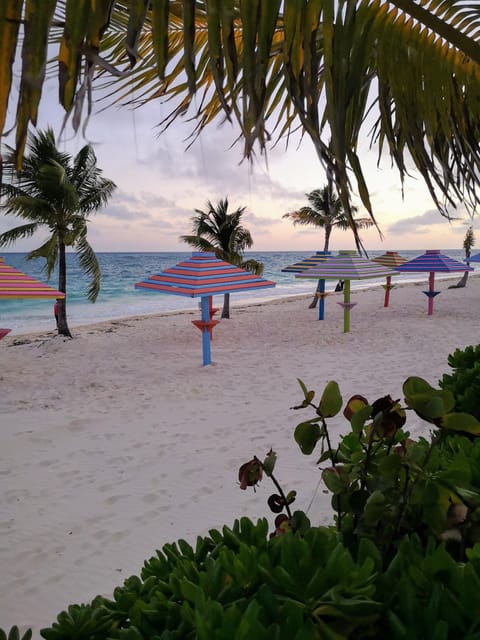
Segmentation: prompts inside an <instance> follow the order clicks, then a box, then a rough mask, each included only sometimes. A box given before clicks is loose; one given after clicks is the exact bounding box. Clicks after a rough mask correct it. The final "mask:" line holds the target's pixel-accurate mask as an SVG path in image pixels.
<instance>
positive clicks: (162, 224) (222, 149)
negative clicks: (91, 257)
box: [0, 85, 480, 252]
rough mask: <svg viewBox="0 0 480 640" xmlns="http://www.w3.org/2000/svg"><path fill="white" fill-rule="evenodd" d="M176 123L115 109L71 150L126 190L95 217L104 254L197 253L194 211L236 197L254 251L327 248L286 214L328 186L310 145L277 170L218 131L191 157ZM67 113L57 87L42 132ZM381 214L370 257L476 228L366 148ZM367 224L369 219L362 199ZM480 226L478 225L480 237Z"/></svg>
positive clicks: (452, 239) (158, 112) (9, 221)
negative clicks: (446, 212) (189, 238)
mask: <svg viewBox="0 0 480 640" xmlns="http://www.w3.org/2000/svg"><path fill="white" fill-rule="evenodd" d="M166 115H167V107H166V106H165V105H163V106H162V105H161V104H160V103H156V104H150V105H148V106H146V107H144V108H141V109H138V110H136V111H135V112H133V111H129V110H128V109H127V108H125V107H123V108H121V109H119V108H110V109H109V110H108V111H103V112H98V108H97V112H96V113H95V114H94V115H92V117H91V119H90V123H89V125H88V128H87V134H86V135H87V139H85V138H83V137H82V135H81V133H79V134H78V135H77V136H75V137H74V136H73V135H72V133H71V128H70V129H68V135H67V137H68V140H66V139H65V138H66V136H63V138H62V142H61V144H60V146H61V148H63V149H64V150H66V151H69V152H70V153H72V154H73V155H74V154H75V153H77V152H78V150H79V149H80V148H81V147H82V146H83V145H84V144H86V142H90V143H92V144H93V146H94V149H95V153H96V155H97V159H98V166H99V167H100V168H101V169H102V170H103V175H104V176H105V177H107V178H110V179H112V180H113V181H114V182H115V183H116V184H117V187H118V188H117V190H116V192H115V194H114V196H113V197H112V198H111V200H110V203H109V205H108V206H107V207H106V208H105V209H103V210H102V211H101V212H99V213H97V214H96V215H94V216H92V218H91V222H90V224H89V240H90V242H91V244H92V245H93V247H94V249H95V250H96V251H125V252H127V251H189V250H190V248H189V247H188V246H187V245H185V244H184V243H182V242H181V241H180V240H179V236H180V235H181V234H186V233H189V232H190V230H191V223H190V219H191V216H192V215H193V213H194V209H195V208H198V209H205V208H206V202H207V200H211V201H212V202H213V203H216V202H217V201H218V200H219V199H220V198H224V197H228V200H229V203H230V209H231V210H234V209H236V208H237V207H241V206H245V207H246V213H245V216H244V224H245V226H246V227H247V228H248V229H249V230H250V231H251V233H252V236H253V240H254V246H253V248H252V249H253V250H254V251H275V250H279V251H316V250H319V249H322V248H323V232H322V231H321V230H319V231H317V230H315V229H314V228H309V227H294V226H293V225H292V223H291V222H290V221H288V220H283V219H282V215H283V214H284V213H286V212H288V211H292V210H294V209H297V208H299V207H301V206H304V205H305V204H307V201H306V198H305V194H306V193H307V192H309V191H312V190H313V189H316V188H320V187H322V186H323V185H324V184H325V183H326V177H325V172H324V170H323V168H322V166H321V164H320V162H319V160H318V158H317V156H316V154H315V152H314V150H313V146H312V144H311V143H310V141H309V139H308V138H307V137H305V139H304V140H303V142H302V143H301V145H300V146H298V144H297V142H298V140H293V141H292V142H290V144H289V146H288V149H285V144H284V143H283V142H280V143H279V144H278V145H277V146H276V147H275V148H274V149H272V150H270V151H269V152H268V165H267V164H266V162H265V158H264V157H258V158H257V160H256V161H255V163H254V165H253V166H251V165H249V163H248V162H247V161H243V162H242V146H241V143H237V144H236V145H234V146H233V148H230V147H231V145H232V143H233V142H234V140H235V139H236V137H237V131H236V129H235V128H233V127H232V126H231V125H230V124H228V123H227V124H225V125H223V126H215V125H213V126H211V127H210V128H208V129H207V130H205V132H204V133H203V134H202V136H201V137H200V138H199V139H198V140H197V141H196V142H195V143H194V145H193V146H192V147H191V148H190V149H188V150H186V146H187V143H186V142H185V141H184V138H185V137H186V136H187V135H188V133H189V132H190V131H191V129H192V124H191V123H190V124H188V123H178V124H177V123H176V124H175V125H174V126H173V127H172V128H171V129H170V130H169V131H168V132H166V133H163V134H162V135H161V136H159V135H158V134H159V130H158V129H157V128H156V127H155V125H156V124H157V123H158V122H160V121H161V120H162V118H163V117H165V116H166ZM62 119H63V111H62V110H61V109H60V107H59V106H58V105H57V103H56V89H55V88H54V87H53V86H51V85H50V86H47V89H46V94H45V97H44V99H43V101H42V103H41V108H40V118H39V126H40V127H46V126H47V125H50V126H52V127H53V129H54V131H55V133H56V134H57V135H58V133H59V131H60V127H61V122H62ZM362 144H363V145H364V147H365V152H364V153H363V155H362V160H363V162H364V168H366V174H367V182H368V185H369V188H370V194H371V198H372V204H373V208H374V213H375V216H376V219H377V222H378V224H379V226H380V229H381V231H382V233H383V236H384V237H383V239H382V238H380V236H379V234H378V231H376V230H375V229H371V230H369V231H363V232H362V233H361V237H362V240H363V242H364V245H365V247H366V249H367V250H368V249H370V250H375V249H380V250H390V249H394V250H401V249H419V250H425V249H432V248H438V249H452V248H459V249H460V248H461V247H462V243H463V238H464V235H465V231H466V229H467V227H468V225H470V224H471V221H470V220H469V218H468V217H467V216H466V213H465V211H464V210H463V209H459V210H457V212H456V213H455V214H454V215H456V216H458V217H459V218H460V220H458V221H455V222H449V221H448V220H446V219H445V218H443V217H442V216H441V215H440V213H439V212H438V211H437V210H436V208H435V205H434V203H433V202H432V200H431V199H430V197H429V195H428V193H427V190H426V188H425V187H424V186H423V182H422V180H421V178H420V177H416V178H415V177H411V178H408V179H407V181H406V183H405V194H404V199H403V200H402V194H401V185H400V179H399V176H398V173H397V171H396V170H395V169H390V160H389V158H387V157H386V158H385V159H384V160H383V161H382V164H381V167H380V168H377V156H376V152H375V150H373V151H370V150H368V140H366V139H365V141H364V142H363V143H362ZM354 204H356V205H357V206H358V214H357V215H359V216H365V215H367V214H366V211H365V210H364V209H363V207H362V206H361V204H360V201H359V199H358V198H356V197H355V196H354ZM17 224H19V221H18V220H17V219H15V218H14V217H12V216H0V232H1V231H5V230H6V229H8V228H11V227H13V226H16V225H17ZM479 226H480V225H478V223H476V225H475V224H474V229H476V228H478V227H479ZM45 237H46V235H45V234H42V233H40V234H39V235H38V237H35V238H32V239H29V240H26V241H22V242H18V243H17V244H16V245H15V246H14V247H9V248H8V250H9V251H28V250H30V249H32V248H34V247H36V246H38V245H39V244H40V243H41V242H42V241H43V239H44V238H45ZM330 248H331V249H332V250H334V251H335V250H338V249H350V248H354V244H353V238H352V235H351V234H350V232H341V231H334V233H333V234H332V238H331V247H330Z"/></svg>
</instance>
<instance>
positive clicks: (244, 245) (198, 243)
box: [180, 198, 263, 318]
mask: <svg viewBox="0 0 480 640" xmlns="http://www.w3.org/2000/svg"><path fill="white" fill-rule="evenodd" d="M244 212H245V207H239V208H238V209H236V211H234V212H233V213H228V199H227V198H225V199H224V200H220V201H219V202H218V204H217V206H216V207H215V206H214V205H213V204H212V203H211V202H210V200H209V201H208V202H207V211H201V210H200V209H195V214H196V215H194V216H193V217H192V225H193V229H192V234H191V235H185V236H180V240H183V242H186V243H187V244H189V245H191V246H192V247H195V248H196V249H199V250H200V251H213V252H214V253H215V255H216V256H217V258H220V260H225V262H230V263H231V264H234V265H235V266H237V267H241V268H242V269H246V270H247V271H250V272H252V273H254V274H256V275H261V274H262V273H263V264H262V263H261V262H257V261H256V260H253V259H251V258H250V259H248V260H245V259H244V255H243V253H244V251H245V249H249V248H250V247H251V246H252V245H253V240H252V236H251V234H250V231H248V229H246V228H245V227H244V226H242V224H241V221H242V216H243V214H244ZM222 318H230V294H229V293H225V294H224V301H223V309H222Z"/></svg>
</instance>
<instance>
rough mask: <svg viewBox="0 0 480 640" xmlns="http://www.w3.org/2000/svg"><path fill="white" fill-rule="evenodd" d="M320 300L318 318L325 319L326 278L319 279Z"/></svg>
mask: <svg viewBox="0 0 480 640" xmlns="http://www.w3.org/2000/svg"><path fill="white" fill-rule="evenodd" d="M317 295H318V296H319V298H320V302H319V304H318V319H319V320H323V319H324V318H325V280H323V279H321V280H319V281H318V294H317Z"/></svg>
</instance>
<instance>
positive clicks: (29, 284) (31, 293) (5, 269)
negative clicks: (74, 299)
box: [0, 257, 65, 340]
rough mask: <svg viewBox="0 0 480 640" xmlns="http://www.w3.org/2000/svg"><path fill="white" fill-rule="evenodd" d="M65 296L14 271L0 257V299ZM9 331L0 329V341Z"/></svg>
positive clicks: (56, 297)
mask: <svg viewBox="0 0 480 640" xmlns="http://www.w3.org/2000/svg"><path fill="white" fill-rule="evenodd" d="M64 297H65V294H64V293H62V292H61V291H56V290H55V289H53V288H52V287H50V286H48V284H43V282H40V281H39V280H35V278H32V277H31V276H29V275H27V274H26V273H23V272H22V271H19V270H18V269H14V268H13V267H11V266H10V265H8V264H6V263H5V261H4V259H3V258H2V257H0V298H3V299H4V300H11V299H13V298H30V299H40V300H42V299H50V300H51V299H52V298H54V299H57V300H58V299H60V298H64ZM10 331H11V329H0V340H1V339H2V338H4V337H5V336H6V335H7V333H10Z"/></svg>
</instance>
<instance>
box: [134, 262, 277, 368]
mask: <svg viewBox="0 0 480 640" xmlns="http://www.w3.org/2000/svg"><path fill="white" fill-rule="evenodd" d="M274 286H275V282H272V281H271V280H265V278H262V277H260V276H256V275H254V274H252V273H250V272H248V271H245V270H244V269H240V267H235V266H234V265H232V264H230V263H228V262H224V261H223V260H220V259H218V258H217V257H216V256H215V254H214V253H211V252H206V251H205V252H195V253H192V257H191V258H189V259H188V260H185V261H184V262H180V263H179V264H177V265H176V266H174V267H170V268H168V269H165V271H162V272H160V273H157V274H155V275H152V276H148V277H147V278H145V280H142V281H141V282H137V283H136V285H135V288H143V289H150V290H151V291H157V292H158V293H167V294H171V295H177V296H186V297H189V298H200V301H201V310H202V317H201V320H193V324H194V325H195V326H197V327H198V328H199V329H200V330H201V331H202V351H203V365H204V366H205V365H207V364H211V353H210V340H211V332H212V328H213V327H214V326H215V325H216V324H218V322H219V321H218V320H213V318H212V315H213V313H214V310H213V309H212V296H213V295H215V294H224V293H232V292H235V291H249V290H255V289H265V288H267V287H274Z"/></svg>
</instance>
